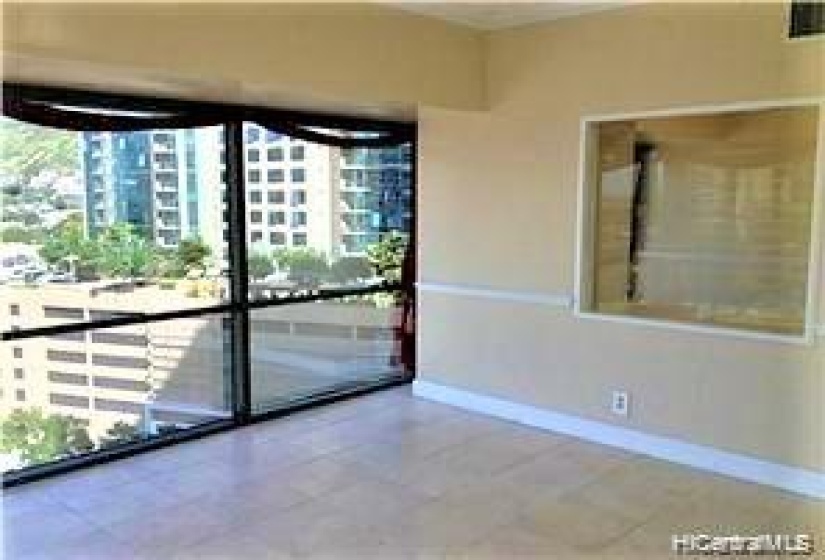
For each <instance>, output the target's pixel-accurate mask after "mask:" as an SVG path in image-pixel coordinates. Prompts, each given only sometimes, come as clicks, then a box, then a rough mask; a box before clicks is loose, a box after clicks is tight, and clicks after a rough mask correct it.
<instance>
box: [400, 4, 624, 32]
mask: <svg viewBox="0 0 825 560" xmlns="http://www.w3.org/2000/svg"><path fill="white" fill-rule="evenodd" d="M387 3H388V4H392V5H393V6H396V7H398V8H401V9H402V10H407V11H410V12H415V13H418V14H421V15H426V16H431V17H436V18H439V19H443V20H447V21H450V22H452V23H458V24H461V25H467V26H469V27H474V28H476V29H484V30H494V29H503V28H506V27H514V26H518V25H525V24H528V23H535V22H539V21H548V20H552V19H559V18H563V17H569V16H576V15H580V14H586V13H590V12H596V11H601V10H609V9H612V8H619V7H621V6H623V5H626V4H628V3H629V2H618V1H607V2H593V1H581V2H568V1H556V0H545V1H544V2H524V1H512V0H511V1H506V0H488V1H487V2H461V1H455V0H452V1H451V0H444V1H441V2H431V1H427V0H417V1H403V0H388V1H387Z"/></svg>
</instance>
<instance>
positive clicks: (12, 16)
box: [3, 2, 484, 111]
mask: <svg viewBox="0 0 825 560" xmlns="http://www.w3.org/2000/svg"><path fill="white" fill-rule="evenodd" d="M481 41H482V37H481V36H480V35H479V34H478V33H474V32H472V31H470V30H468V29H463V28H460V27H457V26H453V25H449V24H447V23H443V22H440V21H438V20H434V19H430V18H424V17H420V16H413V15H411V14H408V13H405V12H399V11H397V10H391V9H389V8H384V7H381V6H375V5H368V4H360V5H359V4H319V3H309V4H301V3H293V4H285V3H284V4H278V3H249V4H244V3H235V2H226V3H221V4H219V3H212V4H210V3H206V4H204V3H188V2H184V3H172V2H170V3H166V4H164V3H156V2H151V3H146V4H142V3H140V2H132V3H114V4H103V3H89V4H85V5H84V4H78V3H65V2H64V3H60V2H58V3H37V4H33V3H4V5H3V50H4V53H6V54H7V55H9V54H10V55H17V56H21V55H22V56H23V57H25V58H24V59H23V60H22V61H18V60H17V59H16V58H15V57H12V56H6V57H5V59H6V60H5V63H6V68H5V69H4V72H5V73H6V75H7V76H8V75H18V76H21V77H24V78H25V77H29V76H30V75H31V74H32V72H33V70H32V67H33V66H34V62H33V61H32V60H31V59H32V58H36V59H44V60H45V61H51V60H55V61H71V62H72V63H73V65H69V66H62V65H60V64H53V65H48V66H46V65H45V63H44V62H42V61H41V60H37V61H35V62H37V65H40V66H42V67H43V68H44V69H46V70H48V72H49V74H51V76H50V79H59V80H60V81H66V80H69V81H75V80H78V79H80V80H81V81H83V82H95V83H98V82H99V84H98V85H101V86H104V87H112V83H113V80H120V81H123V83H124V84H126V86H127V87H130V88H131V87H138V88H141V89H145V88H147V87H148V88H149V89H152V88H153V84H155V85H154V87H155V88H157V87H158V86H157V84H163V82H164V81H173V82H174V81H178V82H180V83H182V84H184V85H185V86H186V89H185V90H184V92H185V93H190V90H192V89H199V91H195V92H194V93H195V95H198V96H202V95H203V94H207V95H210V96H219V97H221V96H229V97H237V96H238V95H240V94H243V95H245V96H246V100H247V101H253V102H260V103H263V102H275V103H290V104H298V105H305V104H309V105H319V104H323V105H324V106H329V107H333V106H340V107H355V108H356V109H358V108H363V109H364V110H374V109H379V110H381V111H384V110H387V109H390V110H393V111H409V110H411V109H413V108H414V107H415V106H416V105H417V104H418V103H426V104H431V105H436V106H444V107H457V108H480V107H481V106H482V103H483V94H484V88H483V83H482V80H483V72H482V70H483V68H482V65H483V52H482V48H481ZM78 62H81V63H84V64H89V63H93V64H96V65H103V67H102V69H96V68H95V67H91V68H89V67H86V66H82V67H79V68H78V67H77V64H76V63H78ZM35 71H36V70H35ZM142 73H144V74H145V75H146V76H147V77H148V78H150V79H153V80H155V81H149V82H148V83H146V82H143V81H140V80H137V79H130V77H138V76H141V74H142ZM55 74H58V76H56V75H55ZM155 77H156V78H157V79H155ZM106 80H109V81H106ZM162 87H164V88H165V87H166V85H165V84H164V85H163V86H162ZM232 100H235V101H237V99H232Z"/></svg>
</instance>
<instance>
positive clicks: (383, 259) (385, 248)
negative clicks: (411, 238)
mask: <svg viewBox="0 0 825 560" xmlns="http://www.w3.org/2000/svg"><path fill="white" fill-rule="evenodd" d="M406 248H407V236H406V235H404V234H402V233H399V232H397V231H391V232H388V233H385V234H384V235H382V236H381V239H380V240H379V241H378V243H376V244H374V245H370V246H369V247H367V260H368V261H369V262H370V264H371V265H372V267H373V269H375V274H376V275H377V276H381V277H383V278H384V279H385V280H387V281H388V282H399V281H400V280H401V263H403V262H404V252H405V251H406Z"/></svg>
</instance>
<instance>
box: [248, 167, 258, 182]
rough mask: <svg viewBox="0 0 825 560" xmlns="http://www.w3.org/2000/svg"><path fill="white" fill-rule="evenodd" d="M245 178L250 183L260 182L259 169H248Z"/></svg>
mask: <svg viewBox="0 0 825 560" xmlns="http://www.w3.org/2000/svg"><path fill="white" fill-rule="evenodd" d="M246 178H247V180H248V181H249V182H250V183H260V182H261V170H260V169H250V170H249V171H248V172H247V174H246Z"/></svg>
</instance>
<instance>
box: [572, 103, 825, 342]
mask: <svg viewBox="0 0 825 560" xmlns="http://www.w3.org/2000/svg"><path fill="white" fill-rule="evenodd" d="M818 121H819V115H818V110H817V108H816V107H797V108H782V109H766V110H758V111H748V112H730V113H721V114H708V115H695V116H684V117H679V116H674V117H662V118H649V119H640V120H633V121H614V122H604V123H597V124H594V125H592V128H591V130H590V134H591V135H592V136H591V138H592V140H593V144H594V145H593V150H592V151H591V152H590V153H589V154H588V158H589V159H588V162H587V167H588V169H590V170H591V177H590V181H589V185H588V188H589V189H590V190H589V191H588V193H589V195H590V196H591V197H593V196H595V197H596V199H595V201H593V204H592V208H594V210H595V221H594V223H593V225H592V227H593V229H592V233H593V236H594V246H593V254H592V258H593V265H594V266H593V269H594V275H593V277H592V278H589V279H588V282H589V284H590V289H589V292H590V294H589V301H587V302H586V306H588V305H589V308H590V310H593V311H598V312H602V313H609V314H620V315H631V316H639V317H649V318H657V319H665V320H670V321H677V322H687V323H700V324H705V325H712V326H722V327H735V328H742V329H750V330H759V331H766V332H772V333H779V334H801V333H802V332H803V331H804V328H805V315H806V301H807V283H808V266H809V262H808V261H809V247H810V243H811V219H812V209H813V192H814V167H815V160H816V139H817V129H818Z"/></svg>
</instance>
